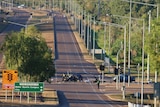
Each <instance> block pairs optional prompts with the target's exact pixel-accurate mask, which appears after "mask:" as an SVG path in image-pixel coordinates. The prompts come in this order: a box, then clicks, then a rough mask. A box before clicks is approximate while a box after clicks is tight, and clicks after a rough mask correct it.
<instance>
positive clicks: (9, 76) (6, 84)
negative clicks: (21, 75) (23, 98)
mask: <svg viewBox="0 0 160 107" xmlns="http://www.w3.org/2000/svg"><path fill="white" fill-rule="evenodd" d="M17 81H18V71H17V70H3V71H2V89H14V83H15V82H17Z"/></svg>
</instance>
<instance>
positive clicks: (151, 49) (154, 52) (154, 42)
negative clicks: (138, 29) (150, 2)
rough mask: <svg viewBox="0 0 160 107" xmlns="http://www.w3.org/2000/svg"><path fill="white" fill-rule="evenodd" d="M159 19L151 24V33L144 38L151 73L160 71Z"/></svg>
mask: <svg viewBox="0 0 160 107" xmlns="http://www.w3.org/2000/svg"><path fill="white" fill-rule="evenodd" d="M159 34H160V19H158V20H157V19H155V20H154V21H152V24H151V32H150V33H149V34H148V35H147V37H146V47H145V49H146V51H147V52H148V53H149V55H150V65H152V66H151V71H153V72H154V71H160V37H159Z"/></svg>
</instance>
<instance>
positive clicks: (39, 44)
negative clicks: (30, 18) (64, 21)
mask: <svg viewBox="0 0 160 107" xmlns="http://www.w3.org/2000/svg"><path fill="white" fill-rule="evenodd" d="M1 50H2V52H3V53H4V55H5V63H6V68H7V69H17V70H18V71H19V78H20V79H21V80H22V79H23V80H25V81H34V82H36V81H45V80H49V78H51V76H54V74H55V68H54V64H53V59H52V53H51V51H50V49H49V48H48V46H47V44H46V42H45V40H44V39H43V38H42V37H41V34H40V33H39V31H38V30H37V29H36V28H35V27H33V26H31V27H28V28H27V29H25V30H24V29H22V30H21V31H20V32H12V33H10V34H8V36H7V37H6V39H5V41H4V43H3V44H2V46H1Z"/></svg>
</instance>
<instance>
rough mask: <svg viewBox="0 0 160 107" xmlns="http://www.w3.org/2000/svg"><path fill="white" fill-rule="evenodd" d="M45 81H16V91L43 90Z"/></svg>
mask: <svg viewBox="0 0 160 107" xmlns="http://www.w3.org/2000/svg"><path fill="white" fill-rule="evenodd" d="M43 89H44V84H43V82H16V83H15V84H14V91H16V92H18V91H20V92H43Z"/></svg>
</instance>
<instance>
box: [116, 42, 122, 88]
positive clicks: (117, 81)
mask: <svg viewBox="0 0 160 107" xmlns="http://www.w3.org/2000/svg"><path fill="white" fill-rule="evenodd" d="M122 49H123V44H122V42H121V47H120V49H119V50H118V52H117V63H116V68H117V69H118V70H119V68H118V56H119V53H120V51H121V50H122ZM118 76H119V72H118ZM118 76H117V77H116V89H118V83H119V80H118ZM119 79H120V77H119Z"/></svg>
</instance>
